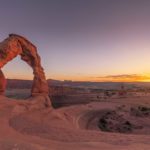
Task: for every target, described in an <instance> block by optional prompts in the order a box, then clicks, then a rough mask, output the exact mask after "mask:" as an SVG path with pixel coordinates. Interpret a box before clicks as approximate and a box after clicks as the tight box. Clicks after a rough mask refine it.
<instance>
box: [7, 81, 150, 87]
mask: <svg viewBox="0 0 150 150" xmlns="http://www.w3.org/2000/svg"><path fill="white" fill-rule="evenodd" d="M47 81H48V85H49V86H69V87H77V88H93V89H94V88H95V89H96V88H98V89H120V87H121V86H122V85H123V86H124V87H125V88H127V89H130V88H142V87H143V88H144V87H145V88H150V82H126V83H121V82H82V81H59V80H53V79H48V80H47ZM32 82H33V81H32V80H20V79H7V88H13V89H18V88H20V89H28V88H31V87H32Z"/></svg>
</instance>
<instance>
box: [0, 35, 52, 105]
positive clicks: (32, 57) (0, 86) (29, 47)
mask: <svg viewBox="0 0 150 150" xmlns="http://www.w3.org/2000/svg"><path fill="white" fill-rule="evenodd" d="M18 55H20V56H21V59H22V60H23V61H25V62H26V63H27V64H28V65H29V66H31V68H32V69H33V75H34V79H33V85H32V89H31V96H45V97H47V96H48V94H49V88H48V84H47V81H46V77H45V73H44V70H43V68H42V66H41V59H40V56H39V55H38V53H37V48H36V46H34V45H33V44H32V43H31V42H29V41H28V40H27V39H26V38H24V37H22V36H20V35H16V34H10V35H9V37H8V38H6V39H5V40H4V41H3V42H1V43H0V68H2V67H3V66H4V65H5V64H7V63H8V62H9V61H11V60H12V59H14V58H15V57H16V56H18ZM14 67H15V66H14ZM5 89H6V79H5V77H4V74H3V72H2V70H0V94H1V95H3V94H4V92H5ZM49 104H50V103H49Z"/></svg>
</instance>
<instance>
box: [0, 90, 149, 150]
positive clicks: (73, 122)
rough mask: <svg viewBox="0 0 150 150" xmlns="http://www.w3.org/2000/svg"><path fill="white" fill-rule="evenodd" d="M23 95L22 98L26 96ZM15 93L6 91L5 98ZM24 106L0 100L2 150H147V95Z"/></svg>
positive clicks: (0, 148) (22, 101)
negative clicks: (51, 105) (56, 105)
mask: <svg viewBox="0 0 150 150" xmlns="http://www.w3.org/2000/svg"><path fill="white" fill-rule="evenodd" d="M22 91H23V90H22ZM25 91H26V92H25ZM25 91H24V92H22V93H23V96H25V95H28V92H29V91H28V90H25ZM13 92H14V93H15V92H16V90H11V91H7V94H8V95H9V97H11V96H10V95H13ZM20 93H21V91H20ZM92 96H93V95H92ZM92 96H91V97H92ZM87 97H88V96H87ZM19 98H20V97H19ZM75 98H76V99H77V101H78V102H79V101H80V98H81V101H82V99H83V98H82V97H81V96H76V97H74V99H75ZM35 99H36V98H35ZM37 99H38V97H37ZM67 100H68V101H70V103H71V101H72V100H71V97H70V98H68V99H67ZM26 103H27V101H26V100H17V99H13V98H8V97H5V96H1V97H0V150H100V149H101V150H110V149H111V150H149V149H150V96H149V95H145V96H133V95H132V96H130V95H129V96H126V97H110V98H107V99H102V100H96V98H95V100H91V101H90V102H89V101H88V103H78V104H77V105H75V104H74V103H72V104H71V105H69V106H61V107H58V108H51V107H48V108H41V109H39V108H38V109H29V110H28V111H24V109H23V107H22V106H24V105H25V104H26Z"/></svg>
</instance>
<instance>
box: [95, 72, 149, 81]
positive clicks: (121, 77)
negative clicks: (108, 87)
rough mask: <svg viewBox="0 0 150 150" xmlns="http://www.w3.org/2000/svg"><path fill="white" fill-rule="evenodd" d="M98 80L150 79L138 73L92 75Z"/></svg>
mask: <svg viewBox="0 0 150 150" xmlns="http://www.w3.org/2000/svg"><path fill="white" fill-rule="evenodd" d="M93 78H95V79H96V80H98V81H112V82H113V81H114V82H134V81H150V76H148V75H140V74H120V75H108V76H99V77H93Z"/></svg>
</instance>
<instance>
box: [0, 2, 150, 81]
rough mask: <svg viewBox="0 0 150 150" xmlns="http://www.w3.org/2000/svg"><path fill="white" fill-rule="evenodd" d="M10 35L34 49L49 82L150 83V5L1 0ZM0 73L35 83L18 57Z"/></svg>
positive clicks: (0, 28)
mask: <svg viewBox="0 0 150 150" xmlns="http://www.w3.org/2000/svg"><path fill="white" fill-rule="evenodd" d="M9 33H16V34H20V35H22V36H25V37H26V38H27V39H29V40H30V41H32V42H33V43H34V44H35V45H36V46H37V47H38V52H39V54H40V56H41V59H42V65H43V67H44V69H45V73H46V77H47V78H48V79H49V78H51V79H59V80H81V81H121V82H122V81H150V0H0V41H3V40H4V39H5V38H6V37H7V36H8V34H9ZM2 70H3V71H4V73H5V75H6V77H7V78H19V79H32V78H33V75H32V70H31V68H30V67H29V66H28V65H27V64H26V63H25V62H22V61H21V60H20V57H19V56H18V57H17V58H16V59H14V60H13V61H12V62H9V63H8V64H7V65H6V66H5V67H4V68H3V69H2Z"/></svg>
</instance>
